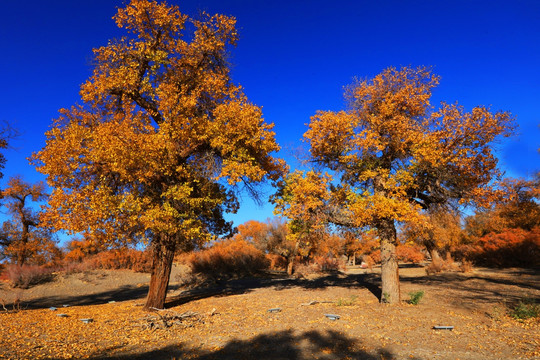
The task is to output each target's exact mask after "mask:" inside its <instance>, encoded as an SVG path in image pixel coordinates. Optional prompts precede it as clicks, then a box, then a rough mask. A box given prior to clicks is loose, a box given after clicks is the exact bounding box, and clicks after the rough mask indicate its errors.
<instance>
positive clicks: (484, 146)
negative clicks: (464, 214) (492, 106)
mask: <svg viewBox="0 0 540 360" xmlns="http://www.w3.org/2000/svg"><path fill="white" fill-rule="evenodd" d="M438 83H439V78H438V77H437V76H435V75H433V74H432V73H431V71H430V69H428V68H424V67H419V68H408V67H405V68H402V69H400V70H396V69H394V68H389V69H386V70H384V71H383V72H382V73H381V74H379V75H377V76H376V77H375V78H373V79H372V80H364V81H359V82H357V83H355V84H353V85H352V86H350V87H349V88H348V90H347V98H348V100H349V103H350V110H348V111H341V112H322V111H321V112H318V113H317V114H316V115H315V116H313V117H312V118H311V123H310V124H309V130H308V131H307V132H306V134H305V135H304V136H305V138H306V140H307V141H308V142H309V144H310V151H311V155H312V158H313V160H315V161H316V162H318V163H320V164H323V165H326V166H328V167H329V168H330V169H332V170H335V171H337V172H338V173H339V174H341V180H342V183H343V189H345V190H346V191H347V196H346V200H347V206H348V208H349V209H350V211H351V212H352V213H353V214H354V215H353V217H352V218H353V219H354V221H355V222H356V224H357V226H364V225H374V224H377V223H379V222H380V221H381V220H383V219H392V220H397V221H423V218H422V217H421V216H420V212H419V210H420V209H421V208H428V207H429V206H431V205H432V204H444V203H446V202H448V201H450V200H452V199H457V200H459V201H461V202H462V203H463V202H469V203H471V202H475V203H480V204H485V203H487V202H489V200H491V199H492V198H493V192H492V191H491V190H492V188H490V187H489V184H490V182H491V181H492V180H494V179H497V177H498V176H499V172H498V170H497V168H496V165H497V160H496V158H495V157H494V155H493V150H492V144H493V141H494V140H495V139H496V137H497V136H509V135H510V134H511V132H512V129H513V118H512V117H511V115H510V114H509V113H505V112H498V113H492V112H491V111H490V110H489V109H488V108H486V107H483V106H479V107H475V108H474V109H472V111H471V112H466V111H465V110H464V109H463V108H462V107H461V106H458V105H456V104H454V105H449V104H445V103H443V104H441V107H440V108H439V109H438V110H436V111H432V107H431V104H430V102H429V100H430V97H431V90H432V89H433V88H434V87H435V86H436V85H438Z"/></svg>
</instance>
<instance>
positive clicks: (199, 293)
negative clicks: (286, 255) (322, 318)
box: [165, 273, 382, 308]
mask: <svg viewBox="0 0 540 360" xmlns="http://www.w3.org/2000/svg"><path fill="white" fill-rule="evenodd" d="M379 278H380V276H379V275H376V274H349V275H343V274H337V273H334V274H329V275H326V276H321V277H317V278H315V279H305V278H300V279H295V278H285V279H284V278H244V279H234V280H229V281H227V282H225V283H223V284H221V285H219V286H213V287H206V288H196V289H192V290H186V291H183V292H182V293H180V294H178V295H176V296H174V297H170V298H168V299H167V302H166V304H165V307H167V308H171V307H175V306H179V305H182V304H186V303H189V302H191V301H194V300H199V299H204V298H208V297H212V296H229V295H239V294H245V293H249V292H251V291H254V290H257V289H263V288H274V289H275V290H277V291H280V290H284V289H290V288H293V287H300V288H304V289H318V290H321V289H326V288H328V287H346V288H356V289H361V288H365V289H367V290H369V291H370V292H371V293H372V294H373V295H374V296H375V297H376V298H377V299H380V298H381V296H382V291H381V288H380V279H379Z"/></svg>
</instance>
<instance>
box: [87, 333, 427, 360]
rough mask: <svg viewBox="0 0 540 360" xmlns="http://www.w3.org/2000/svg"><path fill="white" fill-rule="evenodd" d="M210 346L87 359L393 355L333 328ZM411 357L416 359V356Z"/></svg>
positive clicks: (366, 358) (364, 358) (370, 359)
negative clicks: (370, 347) (368, 345)
mask: <svg viewBox="0 0 540 360" xmlns="http://www.w3.org/2000/svg"><path fill="white" fill-rule="evenodd" d="M201 340H202V339H201ZM214 346H215V347H216V348H217V350H213V351H208V350H198V349H186V348H183V347H182V346H181V345H169V346H165V347H161V348H155V349H151V350H147V351H145V352H142V353H140V352H139V353H124V354H122V353H121V354H118V355H112V356H107V355H105V354H103V355H97V356H94V357H91V359H108V360H121V359H136V360H142V359H157V360H159V359H167V360H170V359H184V358H187V359H194V360H213V359H216V360H217V359H219V360H222V359H224V360H233V359H234V360H237V359H261V360H270V359H276V360H277V359H288V360H304V359H306V360H307V359H328V360H329V359H358V360H376V359H377V360H379V359H387V360H388V359H397V357H396V356H395V355H394V354H393V353H392V352H391V351H389V350H388V349H378V350H375V351H373V352H368V351H367V350H365V347H364V346H363V344H362V343H361V342H360V341H359V340H358V339H354V338H350V337H347V336H345V335H343V334H340V333H338V332H337V331H325V332H320V331H307V332H304V333H302V334H295V333H294V332H293V331H290V330H286V331H278V332H272V333H267V334H261V335H258V336H256V337H254V338H252V339H249V340H236V339H234V340H231V341H229V342H228V343H226V344H225V345H224V346H220V345H219V344H215V345H214ZM207 347H208V346H207ZM411 359H417V360H418V358H411Z"/></svg>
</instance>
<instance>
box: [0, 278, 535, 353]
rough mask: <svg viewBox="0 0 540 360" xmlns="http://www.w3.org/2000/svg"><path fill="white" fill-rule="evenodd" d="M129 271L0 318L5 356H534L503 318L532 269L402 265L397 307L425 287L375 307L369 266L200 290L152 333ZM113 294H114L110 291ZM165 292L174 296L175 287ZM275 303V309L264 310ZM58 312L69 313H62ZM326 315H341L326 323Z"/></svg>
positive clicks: (525, 332) (531, 330) (526, 327)
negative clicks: (431, 271) (429, 271)
mask: <svg viewBox="0 0 540 360" xmlns="http://www.w3.org/2000/svg"><path fill="white" fill-rule="evenodd" d="M131 274H132V275H133V276H131V275H130V274H129V272H127V273H125V274H116V272H110V273H108V275H106V276H105V277H103V276H101V280H102V281H103V283H99V281H101V280H100V275H99V274H97V273H95V274H93V275H88V276H89V278H88V279H87V280H88V281H89V283H88V284H87V286H88V291H89V294H88V295H86V297H87V298H89V299H91V300H86V301H84V298H85V295H84V294H83V293H81V291H82V290H81V289H80V288H77V287H75V286H73V287H71V289H73V293H70V292H69V291H68V290H67V289H69V287H62V286H61V285H58V284H56V289H57V290H58V289H64V290H63V291H64V292H57V295H56V296H57V298H53V297H51V296H44V294H45V292H46V291H45V288H43V289H42V290H41V294H38V296H37V298H33V299H34V300H31V297H28V298H27V299H28V300H29V301H30V302H32V303H33V304H34V306H36V304H37V301H41V300H43V299H48V300H49V301H51V302H54V300H55V299H56V300H62V301H60V302H58V303H57V304H56V305H55V306H57V307H58V308H59V309H58V310H56V311H51V310H49V309H48V308H45V307H44V306H43V307H42V308H41V309H39V308H38V309H31V310H25V311H20V312H16V313H6V312H3V313H0V329H2V333H4V334H9V335H8V336H2V337H0V358H13V359H34V358H62V359H63V358H93V359H103V358H108V359H171V358H177V359H461V360H465V359H533V358H539V357H540V349H539V346H540V332H539V325H540V323H539V321H538V319H535V320H528V321H525V322H519V321H516V320H513V319H511V318H510V317H508V316H507V315H506V314H505V304H506V303H512V302H515V301H518V300H519V299H521V298H536V299H539V300H540V274H538V273H534V272H526V271H522V270H519V269H511V270H505V271H491V270H487V269H479V270H476V271H475V272H474V273H471V274H455V273H450V274H443V275H438V276H431V277H427V276H425V272H424V271H423V269H421V268H403V269H401V270H400V275H401V280H402V296H403V298H404V300H405V299H408V295H407V294H408V293H409V292H411V291H418V290H423V291H424V292H425V296H424V298H423V299H422V301H421V302H420V304H419V305H416V306H415V305H410V304H407V303H406V302H403V303H402V304H401V305H399V306H385V305H381V304H379V303H378V299H377V292H378V291H379V290H378V281H379V280H378V278H379V275H378V274H377V273H366V271H365V270H351V271H350V273H349V274H346V275H344V274H334V275H328V276H323V277H319V278H314V279H246V280H237V281H232V282H229V283H228V284H226V285H225V286H221V287H216V288H213V289H210V290H207V291H192V292H184V293H181V296H176V297H174V298H172V297H171V299H170V300H169V302H168V305H169V306H170V308H169V310H167V311H165V312H160V315H161V317H164V316H166V315H167V314H168V315H171V316H173V315H178V314H185V313H187V312H190V314H191V312H194V313H195V315H194V316H190V317H188V318H186V319H184V320H183V321H182V322H179V321H178V323H177V324H173V325H172V326H170V327H169V328H158V329H148V327H149V326H150V325H151V324H153V323H154V324H157V325H159V324H162V322H160V321H161V320H159V319H160V316H159V315H150V316H153V318H151V317H149V315H148V314H147V313H145V312H143V311H142V308H141V306H140V304H141V303H142V302H143V300H144V295H145V293H144V292H143V291H139V292H137V291H132V290H133V289H138V288H140V289H145V288H144V287H145V286H146V283H143V282H140V281H141V280H143V278H142V277H138V276H139V275H137V274H133V273H131ZM115 276H116V277H115ZM141 276H147V275H141ZM93 277H95V278H93ZM105 278H109V280H110V281H111V284H109V285H112V283H115V284H116V288H114V287H113V288H111V289H109V288H108V287H107V286H108V285H107V286H106V284H105V282H106V281H109V280H105ZM121 279H123V281H124V282H123V283H120V280H121ZM79 280H80V279H79ZM79 280H77V279H75V280H70V279H65V280H64V281H67V282H70V281H79ZM93 283H94V284H98V285H95V286H98V287H100V286H101V288H100V289H99V290H100V291H98V292H97V293H91V292H90V289H93V290H96V288H95V287H92V285H91V284H93ZM99 284H101V285H99ZM139 284H144V285H139ZM173 285H174V283H173ZM40 286H44V287H47V286H48V287H53V288H54V286H55V285H54V283H52V284H48V285H47V284H44V285H40ZM137 286H139V287H137ZM119 288H120V290H118V289H119ZM115 289H116V290H115ZM122 289H123V290H122ZM146 289H147V288H146ZM128 290H129V291H128ZM28 291H29V290H28ZM47 291H50V289H49V290H47ZM108 291H109V292H114V291H117V292H115V293H111V294H109V295H110V296H105V295H104V293H107V292H108ZM34 292H36V290H35V289H34ZM120 293H123V294H124V300H116V302H115V303H109V301H111V300H109V299H112V298H116V299H118V297H119V296H120V295H119V294H120ZM0 294H2V293H1V292H0ZM171 294H179V290H178V289H176V290H173V291H172V292H171ZM28 295H29V294H22V296H28ZM34 295H35V294H34ZM130 297H131V298H130ZM40 299H41V300H40ZM70 300H71V302H70V304H72V306H70V307H67V308H61V305H62V304H61V303H63V302H64V301H66V302H68V301H70ZM81 302H82V303H81ZM77 304H78V305H77ZM85 304H93V305H85ZM272 308H279V309H280V311H279V312H268V310H269V309H272ZM59 312H62V313H64V314H66V315H67V317H59V316H57V314H58V313H59ZM325 314H336V315H339V316H340V318H339V319H338V320H331V319H329V318H327V317H326V316H325ZM81 318H93V322H92V323H90V324H84V323H83V322H82V321H80V319H81ZM437 325H451V326H454V330H452V331H449V330H433V326H437Z"/></svg>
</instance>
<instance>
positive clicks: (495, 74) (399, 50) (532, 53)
mask: <svg viewBox="0 0 540 360" xmlns="http://www.w3.org/2000/svg"><path fill="white" fill-rule="evenodd" d="M123 3H124V2H123V1H116V0H93V1H72V0H69V1H68V0H48V1H41V0H27V1H24V0H20V1H3V2H2V4H1V5H0V9H1V12H0V14H1V15H0V16H1V21H0V49H1V53H2V56H0V68H1V69H2V77H1V80H0V81H1V87H0V105H1V106H0V120H4V121H7V122H9V123H10V124H12V125H13V126H14V127H16V128H17V129H18V130H19V131H20V132H21V136H20V137H19V138H18V139H16V140H15V141H13V142H12V147H13V148H12V149H10V150H8V151H7V152H6V153H5V154H6V157H7V164H6V168H5V170H4V178H3V179H2V180H1V182H0V187H1V186H3V185H5V183H6V181H7V179H8V178H9V176H12V175H15V174H22V175H23V176H24V178H25V179H26V180H27V181H31V182H34V181H37V180H44V177H43V176H41V175H40V174H38V173H37V172H36V171H35V169H34V168H33V167H32V166H30V165H29V164H28V161H27V160H26V158H27V157H29V156H30V155H31V154H32V152H35V151H38V150H39V149H40V148H42V147H43V146H44V144H45V137H44V132H45V131H46V130H48V129H49V127H50V124H51V120H52V119H53V118H55V117H57V114H58V113H57V111H58V109H60V108H62V107H69V106H71V105H73V104H75V103H76V102H78V101H79V96H78V91H79V86H80V84H82V83H83V82H84V81H85V79H86V78H88V76H89V75H90V73H91V65H90V64H91V59H92V48H96V47H99V46H102V45H105V44H106V43H107V40H108V39H110V38H114V37H119V36H121V35H122V32H120V31H119V30H118V29H117V28H116V26H115V24H114V22H113V20H112V19H111V17H112V16H113V15H114V14H115V12H116V8H117V7H122V6H123ZM169 3H171V4H172V3H174V4H178V5H179V6H180V10H181V11H182V12H184V13H187V14H189V15H196V14H198V13H199V11H201V10H204V11H206V12H209V13H224V14H227V15H232V16H235V17H236V18H237V21H238V23H237V28H238V30H239V34H240V41H239V43H238V46H237V47H236V48H234V49H231V63H232V65H233V79H234V81H235V82H236V83H240V84H242V86H243V87H244V88H245V92H246V94H247V95H248V97H249V98H250V100H251V101H252V102H254V103H256V104H258V105H261V106H263V111H264V116H265V119H266V120H267V121H268V122H273V123H275V131H276V133H277V140H278V142H279V143H280V144H281V145H282V147H283V150H282V152H281V153H280V154H279V156H281V157H284V158H286V159H287V160H290V159H292V156H291V153H292V152H293V151H294V149H295V148H297V147H298V146H300V145H301V142H300V139H301V137H302V134H303V133H304V132H305V130H306V129H307V128H306V125H305V124H306V123H308V122H309V118H310V116H312V115H313V114H314V113H315V111H316V110H339V109H342V108H343V107H344V101H343V87H344V86H346V85H347V84H349V83H351V82H352V80H353V78H354V77H360V78H365V77H372V76H374V75H376V74H378V73H380V72H381V71H382V70H383V69H384V68H386V67H388V66H395V67H400V66H404V65H412V66H418V65H429V66H433V69H434V72H435V73H436V74H438V75H440V76H441V77H442V79H441V83H440V85H439V87H438V88H437V89H435V92H434V96H433V103H434V104H437V103H438V102H439V101H441V100H444V101H447V102H455V101H457V102H459V103H460V104H462V105H463V106H465V107H466V108H467V109H471V108H472V107H473V106H475V105H491V108H492V110H494V111H497V110H507V111H510V112H512V113H513V114H514V115H515V116H516V117H517V122H518V124H519V129H518V136H516V137H514V138H512V139H509V140H506V141H505V142H503V143H501V144H500V145H499V151H498V154H499V158H500V164H501V166H502V168H503V169H504V170H505V171H506V173H507V175H508V176H512V177H530V176H532V175H533V174H534V173H535V172H537V171H538V170H540V155H539V153H538V151H537V149H538V148H540V128H539V127H538V126H539V124H540V110H539V106H538V105H539V104H540V2H539V1H533V0H530V1H520V0H515V1H475V0H458V1H433V0H425V1H402V0H401V1H367V0H366V1H360V0H357V1H341V0H335V1H318V0H313V1H307V0H288V1H282V0H275V1H254V0H253V1H247V0H221V1H219V0H211V1H202V0H191V1H190V0H186V1H181V2H180V1H169ZM270 192H271V189H268V193H270ZM243 200H244V201H243V204H242V205H243V206H242V208H241V209H240V211H239V213H238V214H237V215H234V216H231V217H230V218H231V219H233V220H234V222H235V224H236V225H238V224H239V223H242V222H244V221H246V220H249V219H257V220H261V221H264V220H265V219H266V218H267V217H268V216H272V206H270V205H265V206H263V207H257V206H255V205H254V204H253V203H252V202H251V201H249V200H248V199H247V195H246V196H245V197H244V199H243Z"/></svg>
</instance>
